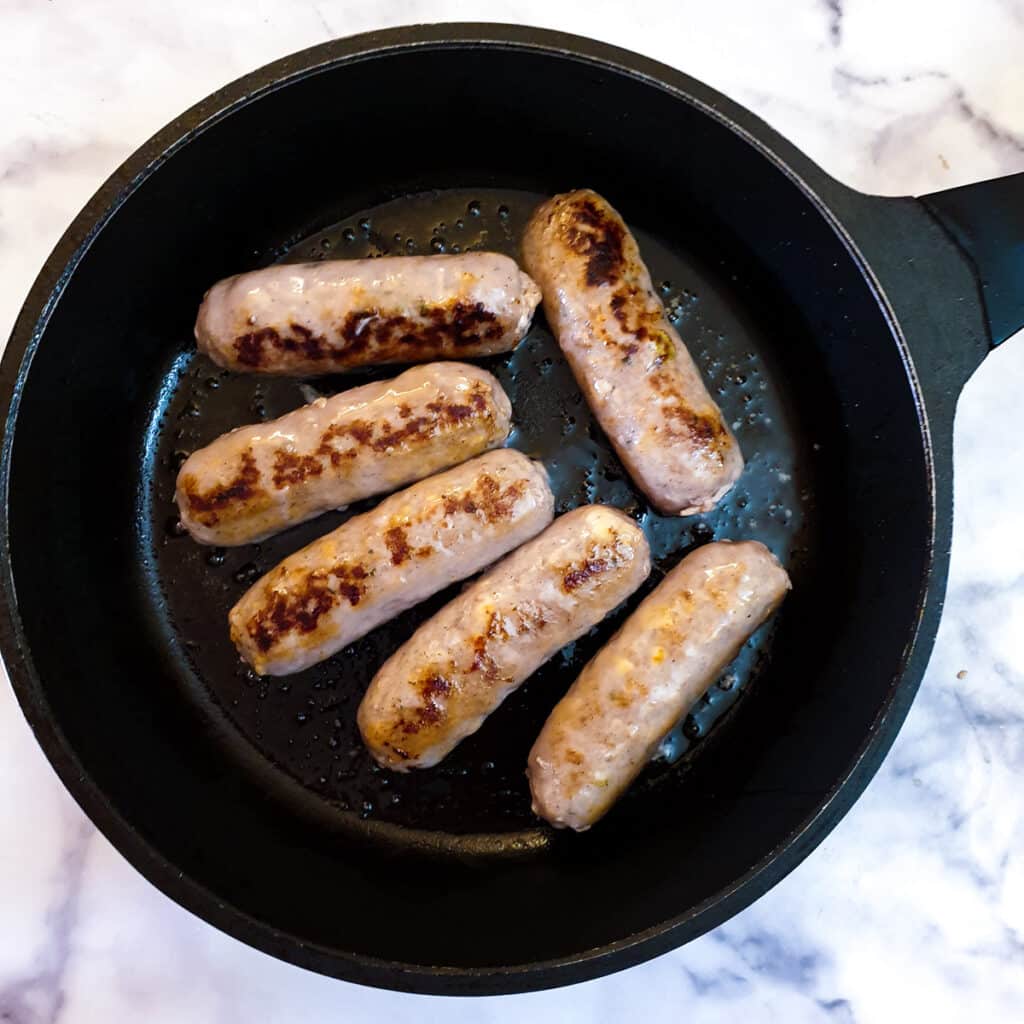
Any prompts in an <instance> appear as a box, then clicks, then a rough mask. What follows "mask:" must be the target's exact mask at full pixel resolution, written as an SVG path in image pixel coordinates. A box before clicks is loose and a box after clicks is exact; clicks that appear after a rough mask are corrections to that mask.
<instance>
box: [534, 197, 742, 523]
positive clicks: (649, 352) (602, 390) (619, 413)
mask: <svg viewBox="0 0 1024 1024" xmlns="http://www.w3.org/2000/svg"><path fill="white" fill-rule="evenodd" d="M523 262H524V264H525V266H526V269H527V270H528V271H529V272H530V274H531V275H532V276H533V277H534V278H535V280H536V281H537V283H538V284H539V285H540V287H541V291H542V292H543V294H544V311H545V313H546V315H547V319H548V323H549V324H550V325H551V329H552V330H553V331H554V332H555V335H556V336H557V338H558V344H559V346H560V347H561V349H562V351H563V352H564V353H565V357H566V359H567V360H568V362H569V365H570V366H571V367H572V371H573V374H574V375H575V377H576V380H577V383H578V384H579V386H580V390H582V391H583V393H584V395H585V396H586V399H587V403H588V404H589V405H590V408H591V409H592V410H593V411H594V415H595V416H596V417H597V419H598V422H599V423H600V424H601V427H602V429H603V430H604V432H605V433H606V434H607V435H608V437H609V439H610V440H611V442H612V444H613V445H614V446H615V450H616V451H617V452H618V454H619V458H620V459H622V462H623V465H624V466H625V467H626V470H627V471H628V472H629V474H630V476H631V477H632V478H633V480H634V481H635V482H636V484H637V486H638V487H639V488H640V489H641V490H642V491H643V492H644V493H645V494H646V495H647V496H648V498H650V500H651V502H652V503H653V504H654V505H655V507H657V508H658V509H659V510H660V511H661V512H664V513H667V514H669V515H690V514H692V513H694V512H705V511H707V510H708V509H710V508H712V507H713V506H714V505H715V503H716V502H717V501H718V500H719V499H720V498H721V497H722V496H723V495H724V494H725V492H726V491H728V490H729V488H730V487H732V485H733V483H735V481H736V479H737V477H739V475H740V473H741V472H742V470H743V456H742V455H741V454H740V449H739V445H738V444H737V443H736V438H735V437H733V434H732V431H731V430H730V429H729V427H728V425H727V424H726V422H725V420H724V419H723V417H722V413H721V410H720V409H719V408H718V406H717V405H716V404H715V402H714V401H713V399H712V398H711V396H710V395H709V394H708V391H707V388H706V387H705V386H704V382H703V381H702V380H701V377H700V371H699V370H698V369H697V367H696V365H695V364H694V361H693V359H692V358H691V357H690V354H689V352H687V351H686V347H685V346H684V345H683V342H682V339H681V338H680V337H679V334H678V333H677V332H676V329H675V328H674V327H673V326H672V323H671V322H670V321H669V319H668V317H667V316H666V315H665V309H664V307H663V306H662V304H661V300H660V299H659V298H658V296H657V294H656V293H655V291H654V288H653V286H652V285H651V275H650V274H649V273H648V270H647V267H646V266H645V265H644V263H643V260H642V259H641V258H640V251H639V249H638V248H637V244H636V240H635V239H634V238H633V236H632V235H631V234H630V232H629V229H628V228H627V227H626V225H625V223H624V222H623V220H622V218H621V217H620V216H619V214H618V213H617V212H616V211H615V210H614V209H613V208H612V207H611V206H610V205H609V203H607V202H606V201H605V200H604V199H602V198H601V196H599V195H597V193H596V192H591V191H590V190H589V189H583V190H580V191H577V192H569V193H567V194H565V195H559V196H555V197H554V198H553V199H551V200H549V201H548V202H546V203H542V204H541V206H539V207H538V209H537V210H536V211H535V212H534V214H533V216H532V218H531V219H530V222H529V224H528V226H527V228H526V233H525V235H524V239H523Z"/></svg>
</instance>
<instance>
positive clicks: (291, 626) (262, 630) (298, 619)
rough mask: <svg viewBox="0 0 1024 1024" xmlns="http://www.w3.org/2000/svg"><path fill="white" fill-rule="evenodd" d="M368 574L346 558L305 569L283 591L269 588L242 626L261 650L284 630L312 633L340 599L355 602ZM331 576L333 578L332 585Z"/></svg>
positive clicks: (275, 640) (269, 644)
mask: <svg viewBox="0 0 1024 1024" xmlns="http://www.w3.org/2000/svg"><path fill="white" fill-rule="evenodd" d="M369 575H370V574H369V573H368V572H367V570H366V569H365V568H364V567H363V566H362V565H359V564H355V565H353V564H351V563H349V562H343V563H341V564H340V565H336V566H335V567H334V568H333V569H329V570H325V569H317V570H315V571H313V572H310V573H307V574H306V576H305V577H304V578H303V579H302V580H301V581H299V583H298V584H297V585H296V586H293V587H291V588H289V589H288V590H287V591H271V592H270V594H269V595H268V598H267V601H266V604H265V605H264V606H263V607H262V608H260V609H259V611H257V612H256V614H255V615H253V616H252V617H251V618H250V619H249V622H248V623H247V625H246V629H247V630H248V632H249V635H250V636H251V637H252V639H253V640H254V641H255V643H256V646H257V647H259V649H260V650H261V651H263V652H264V653H266V652H267V651H269V650H270V648H271V647H273V645H274V644H275V643H276V642H277V641H278V640H279V639H280V638H281V637H282V636H284V635H285V634H286V633H291V632H297V633H312V632H313V631H314V630H315V629H316V628H317V627H318V626H319V624H320V620H321V618H323V616H324V615H325V614H326V613H327V612H328V611H330V610H331V609H332V608H334V607H335V606H336V605H337V604H339V603H340V602H341V601H342V600H346V601H348V603H349V604H350V605H352V606H353V607H355V606H356V605H357V604H359V602H360V601H361V600H362V597H363V595H364V594H365V593H366V581H367V579H368V578H369ZM332 579H333V580H335V581H336V583H335V584H334V586H332V585H331V581H332Z"/></svg>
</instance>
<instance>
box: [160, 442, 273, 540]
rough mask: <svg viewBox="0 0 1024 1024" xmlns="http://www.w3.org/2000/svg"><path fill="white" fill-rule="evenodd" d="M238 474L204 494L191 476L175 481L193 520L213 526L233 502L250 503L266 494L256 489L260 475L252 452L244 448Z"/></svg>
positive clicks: (197, 482)
mask: <svg viewBox="0 0 1024 1024" xmlns="http://www.w3.org/2000/svg"><path fill="white" fill-rule="evenodd" d="M239 462H240V465H239V468H238V472H237V473H236V474H235V476H234V478H233V479H231V480H229V481H228V482H227V483H223V484H217V485H215V486H214V487H210V488H209V489H207V490H205V491H200V490H199V481H198V480H197V479H196V478H195V476H193V475H192V474H191V473H188V474H186V475H185V476H183V477H182V478H181V479H180V480H179V481H178V489H179V491H180V492H181V493H182V494H183V495H184V497H185V501H186V502H187V503H188V508H189V511H190V512H191V513H192V515H193V517H194V518H195V519H196V520H198V521H199V522H201V523H203V524H204V525H206V526H214V525H216V523H217V522H218V521H219V519H220V516H219V515H218V513H219V512H221V511H222V510H223V509H224V508H225V507H226V506H228V505H232V504H234V503H236V502H245V501H251V500H252V499H253V498H256V497H258V496H261V495H263V494H265V493H266V492H265V491H264V490H263V488H261V487H258V486H257V485H258V484H259V482H260V471H259V469H258V468H257V466H256V457H255V456H254V455H253V453H252V449H251V448H246V449H245V451H243V452H242V454H241V456H240V458H239Z"/></svg>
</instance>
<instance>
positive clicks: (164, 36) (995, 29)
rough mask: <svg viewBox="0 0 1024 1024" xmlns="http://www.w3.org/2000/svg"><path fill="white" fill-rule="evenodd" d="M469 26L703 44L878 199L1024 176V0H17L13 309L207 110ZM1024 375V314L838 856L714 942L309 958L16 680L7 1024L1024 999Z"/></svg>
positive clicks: (673, 58) (706, 62) (982, 398)
mask: <svg viewBox="0 0 1024 1024" xmlns="http://www.w3.org/2000/svg"><path fill="white" fill-rule="evenodd" d="M458 19H462V20H493V21H518V22H523V23H534V24H539V25H546V26H551V27H556V28H562V29H568V30H572V31H579V32H583V33H586V34H590V35H593V36H597V37H599V38H602V39H605V40H607V41H609V42H614V43H617V44H620V45H623V46H626V47H630V48H632V49H635V50H639V51H642V52H644V53H647V54H649V55H651V56H654V57H657V58H660V59H661V60H664V61H667V62H669V63H673V64H676V65H677V66H679V67H680V68H683V69H684V70H686V71H688V72H689V73H691V74H693V75H695V76H697V77H698V78H702V79H704V80H705V81H707V82H708V83H710V84H711V85H713V86H716V87H717V88H719V89H721V90H723V91H724V92H726V93H728V94H730V95H731V96H733V97H734V98H736V99H737V100H739V101H740V102H742V103H744V104H746V105H747V106H749V107H751V108H753V109H754V110H756V111H757V112H759V113H760V114H761V115H762V116H763V117H765V118H766V119H767V120H768V121H769V122H771V123H772V124H773V125H775V126H776V127H777V128H778V129H780V130H781V131H782V132H783V133H785V134H786V135H788V136H789V137H790V138H791V139H793V141H794V142H795V143H796V144H797V145H799V146H801V147H803V148H804V149H805V150H807V151H808V152H809V153H810V154H811V155H812V156H813V157H814V158H815V159H816V160H818V161H819V162H820V163H821V164H822V165H823V166H824V167H825V168H826V169H827V170H828V171H830V172H831V173H832V174H834V175H835V176H837V177H838V178H840V179H841V180H843V181H845V182H847V183H849V184H851V185H853V186H856V187H858V188H861V189H864V190H867V191H872V192H880V193H889V194H897V193H905V192H924V191H928V190H930V189H936V188H941V187H944V186H949V185H954V184H960V183H963V182H967V181H971V180H973V179H977V178H982V177H988V176H993V175H995V174H1001V173H1008V172H1012V171H1020V170H1024V61H1022V60H1021V54H1022V52H1024V0H916V2H906V0H889V2H883V0H746V2H733V3H729V4H725V3H717V4H716V3H711V2H709V0H696V2H692V0H633V2H631V3H629V4H623V3H621V2H620V0H616V2H614V3H613V2H610V0H586V2H582V0H578V2H577V0H574V2H572V3H568V2H567V3H564V4H553V3H551V2H550V0H545V2H540V0H505V2H499V0H476V2H473V3H469V2H463V0H424V2H416V0H395V2H393V3H390V4H386V5H376V4H370V3H365V2H364V3H360V4H354V3H344V2H331V0H322V2H319V3H313V2H311V0H290V2H289V0H246V2H232V0H205V2H204V3H202V4H196V3H185V2H181V0H179V2H167V0H165V2H156V3H150V2H145V0H106V2H101V0H89V2H84V0H83V2H75V3H72V2H70V0H54V2H49V3H44V2H42V0H22V2H16V0H2V2H0V24H2V26H3V29H2V31H0V69H2V70H0V80H2V83H3V84H2V88H0V126H2V127H0V332H2V334H3V336H5V337H6V334H7V333H8V329H9V326H10V325H11V323H12V322H13V320H14V317H15V314H16V312H17V309H18V307H19V305H20V303H21V301H22V298H23V296H24V294H25V292H26V291H27V290H28V287H29V285H30V284H31V281H32V279H33V277H34V275H35V273H36V271H37V269H38V267H39V266H40V264H41V263H42V262H43V260H44V259H45V257H46V255H47V253H48V252H49V250H50V248H51V246H52V245H53V244H54V243H55V242H56V240H57V238H58V236H59V234H60V232H61V231H62V230H63V228H64V227H65V226H66V224H67V222H68V221H69V220H70V219H71V218H72V216H73V215H74V214H75V213H76V212H77V211H78V209H79V208H80V207H81V205H82V204H83V203H84V202H85V200H86V199H87V198H88V197H89V195H90V194H91V193H92V192H93V190H94V189H95V188H96V187H97V186H98V185H99V184H100V183H101V181H102V180H103V179H104V178H105V177H106V176H107V175H108V174H109V173H110V172H111V171H112V170H113V169H114V168H115V166H116V165H117V164H118V163H119V162H120V161H121V160H122V159H124V158H125V157H126V156H127V155H128V154H129V153H130V152H131V151H132V150H133V149H134V148H135V147H136V146H137V145H138V144H139V143H141V142H142V141H143V140H144V139H145V138H146V137H148V136H149V135H150V134H151V133H152V132H153V131H154V130H156V129H157V128H159V127H160V126H161V125H163V124H164V123H165V122H166V121H167V120H169V119H170V118H172V117H173V116H175V115H176V114H178V113H179V112H180V111H181V110H183V109H184V108H185V107H187V106H188V105H189V104H191V103H193V102H194V101H196V100H198V99H200V98H201V97H202V96H204V95H205V94H207V93H208V92H209V91H211V90H212V89H215V88H216V87H218V86H220V85H222V84H223V83H225V82H227V81H228V80H230V79H232V78H234V77H236V76H237V75H240V74H242V73H243V72H246V71H249V70H251V69H253V68H255V67H257V66H258V65H260V64H263V63H264V62H266V61H269V60H271V59H274V58H276V57H279V56H282V55H284V54H286V53H288V52H290V51H293V50H296V49H299V48H301V47H304V46H307V45H310V44H312V43H316V42H320V41H322V40H325V39H328V38H330V37H332V36H338V35H345V34H349V33H352V32H357V31H362V30H365V29H370V28H374V27H379V26H382V25H385V24H389V25H390V24H401V23H407V22H416V21H437V20H458ZM1021 381H1024V336H1018V337H1017V338H1016V339H1013V340H1011V341H1010V342H1008V343H1007V344H1006V345H1004V346H1003V347H1002V348H1001V349H1000V350H999V351H997V352H996V353H994V354H993V355H992V356H991V357H990V358H989V359H988V361H987V362H986V363H985V365H984V366H983V367H982V368H981V370H980V371H979V372H978V373H977V374H976V375H975V377H974V379H973V380H972V381H971V382H970V383H969V384H968V386H967V389H966V391H965V393H964V396H963V398H962V400H961V402H960V406H959V413H958V419H957V432H956V473H957V478H956V526H955V534H954V543H953V560H952V572H951V576H950V587H949V597H948V601H947V606H946V612H945V616H944V618H943V621H942V627H941V629H940V631H939V638H938V643H937V645H936V648H935V654H934V656H933V658H932V662H931V667H930V669H929V671H928V675H927V677H926V679H925V682H924V685H923V687H922V690H921V694H920V697H919V698H918V700H917V703H916V704H915V705H914V708H913V710H912V711H911V714H910V717H909V719H908V721H907V724H906V726H905V728H904V730H903V732H902V734H901V735H900V737H899V739H898V741H897V743H896V745H895V747H894V749H893V751H892V753H891V754H890V756H889V757H888V759H887V760H886V762H885V764H884V765H883V767H882V769H881V771H880V772H879V775H878V777H877V778H876V779H875V781H874V782H873V783H872V785H871V786H870V787H869V788H868V790H867V792H866V794H865V795H864V797H863V799H862V800H861V801H860V802H859V803H858V804H857V806H856V807H855V809H854V810H853V811H852V813H851V814H849V816H848V817H847V818H846V819H845V820H844V821H843V822H842V823H841V824H840V826H839V827H838V828H837V829H836V830H835V832H834V833H833V834H832V835H831V836H830V837H829V838H828V839H827V840H826V841H825V843H824V844H823V845H822V846H821V847H820V849H819V850H818V851H817V852H816V853H815V854H814V855H813V856H812V857H811V858H810V859H809V860H808V861H807V862H806V863H805V864H804V865H802V866H801V867H800V868H799V869H798V870H797V871H795V872H794V873H793V874H792V875H791V876H790V877H789V878H787V879H786V880H785V881H784V882H783V883H782V884H780V885H779V886H778V887H777V888H776V889H774V890H773V891H772V892H771V893H769V894H768V895H767V896H766V897H765V898H763V899H762V900H761V901H759V902H758V903H757V904H756V905H755V906H753V907H751V908H750V909H749V910H747V911H746V912H745V913H743V914H741V915H740V916H738V917H737V918H735V919H733V920H732V921H730V922H729V923H727V924H726V925H724V926H723V927H721V928H719V929H718V930H717V931H715V932H714V933H712V934H710V935H707V936H705V937H704V938H703V939H701V940H699V941H697V942H694V943H692V944H691V945H689V946H688V947H686V948H684V949H682V950H678V951H676V952H674V953H671V954H669V955H666V956H664V957H661V958H660V959H658V960H656V961H654V962H652V963H649V964H646V965H644V966H641V967H638V968H635V969H633V970H630V971H627V972H625V973H622V974H619V975H616V976H613V977H610V978H606V979H602V980H599V981H595V982H591V983H588V984H585V985H580V986H576V987H574V988H571V989H563V990H560V991H555V992H549V993H539V994H534V995H527V996H519V997H507V998H501V999H484V1000H476V1001H466V1000H440V999H429V998H426V997H416V996H404V995H394V994H390V993H384V992H378V991H373V990H368V989H363V988H359V987H357V986H353V985H347V984H343V983H341V982H335V981H331V980H328V979H325V978H321V977H318V976H315V975H313V974H308V973H306V972H303V971H301V970H299V969H297V968H293V967H290V966H288V965H285V964H282V963H279V962H277V961H274V960H272V959H270V958H269V957H266V956H264V955H262V954H260V953H257V952H255V951H253V950H251V949H249V948H247V947H245V946H243V945H241V944H239V943H237V942H235V941H234V940H232V939H229V938H227V937H225V936H224V935H221V934H220V933H218V932H216V931H215V930H213V929H212V928H210V927H208V926H207V925H205V924H203V923H202V922H200V921H198V920H197V919H195V918H193V917H191V916H190V915H188V914H187V913H186V912H185V911H183V910H181V909H179V908H178V907H177V906H176V905H174V904H173V903H171V902H170V901H169V900H167V899H165V898H164V897H163V896H162V895H161V894H160V893H159V892H157V891H156V890H155V889H153V888H152V887H151V886H150V885H149V884H148V883H147V882H145V881H143V880H142V879H141V878H140V877H139V876H138V875H136V873H135V872H134V871H133V870H132V868H130V867H129V866H128V865H127V864H126V863H125V861H124V860H122V858H121V857H120V855H119V854H117V853H116V852H115V851H114V850H113V849H112V848H111V847H110V845H109V844H108V843H107V842H106V840H105V839H103V838H102V837H101V836H99V835H98V834H97V833H96V831H95V830H94V829H93V828H92V826H91V825H90V824H89V823H88V822H87V821H86V820H85V818H84V817H83V815H82V814H81V812H80V811H79V810H78V809H77V807H76V806H75V805H74V803H73V802H72V801H71V799H70V798H69V797H68V796H67V795H66V794H65V793H64V791H63V790H62V789H61V787H60V785H59V784H58V782H57V780H56V778H55V776H54V775H53V773H52V771H51V770H50V768H49V766H48V764H47V763H46V761H45V760H44V759H43V757H42V755H41V754H40V752H39V751H38V749H37V748H36V745H35V742H34V740H33V738H32V736H31V735H30V733H29V731H28V728H27V726H26V725H25V723H24V721H23V720H22V718H21V715H20V713H19V711H18V709H17V707H16V705H15V702H14V698H13V696H12V694H11V692H10V689H9V687H8V686H6V685H2V686H0V1021H3V1022H5V1024H7V1022H10V1024H37V1022H43V1021H47V1022H53V1021H60V1022H66V1024H80V1022H93V1021H96V1022H100V1021H102V1022H112V1021H116V1022H122V1021H135V1020H146V1021H147V1022H149V1024H160V1022H163V1021H167V1022H181V1021H189V1022H191V1024H206V1022H219V1024H235V1022H243V1021H244V1022H247V1024H248V1022H291V1021H297V1020H303V1021H310V1022H319V1021H346V1022H353V1024H355V1022H361V1021H374V1022H376V1021H379V1020H381V1019H395V1018H402V1017H409V1018H413V1019H416V1020H420V1021H435V1020H437V1021H440V1020H445V1021H449V1020H453V1021H457V1020H465V1021H474V1022H488V1021H495V1022H499V1021H500V1022H506V1021H507V1022H511V1021H520V1020H522V1019H524V1018H525V1017H527V1016H529V1017H530V1018H531V1019H533V1020H535V1021H537V1022H538V1024H541V1022H546V1021H552V1022H554V1021H559V1022H560V1024H562V1022H564V1024H570V1022H578V1021H595V1022H604V1021H607V1022H609V1024H611V1022H614V1021H622V1020H627V1019H630V1020H632V1019H645V1018H653V1017H654V1016H655V1015H658V1017H659V1019H664V1014H665V1013H668V1014H669V1015H670V1016H669V1019H671V1017H672V1015H676V1014H677V1015H679V1016H680V1017H683V1016H685V1018H686V1019H687V1020H688V1021H690V1022H692V1024H704V1022H709V1021H731V1020H747V1021H758V1022H760V1021H774V1020H780V1021H785V1022H786V1024H803V1022H810V1021H835V1022H849V1021H857V1022H891V1021H909V1020H914V1021H917V1020H927V1021H929V1022H932V1024H938V1022H946V1021H949V1022H960V1021H964V1020H967V1019H975V1020H979V1021H985V1022H986V1024H996V1022H1007V1024H1010V1022H1019V1021H1021V1020H1024V859H1022V847H1024V812H1022V808H1024V796H1022V793H1024V787H1022V784H1021V776H1022V773H1024V534H1022V532H1021V530H1020V527H1019V519H1020V509H1021V507H1024V447H1022V444H1021V441H1020V438H1021V436H1022V429H1021V426H1020V421H1019V419H1018V415H1017V414H1018V412H1019V405H1020V382H1021ZM962 670H964V671H966V676H965V677H964V678H963V679H959V678H958V673H960V672H961V671H962Z"/></svg>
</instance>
